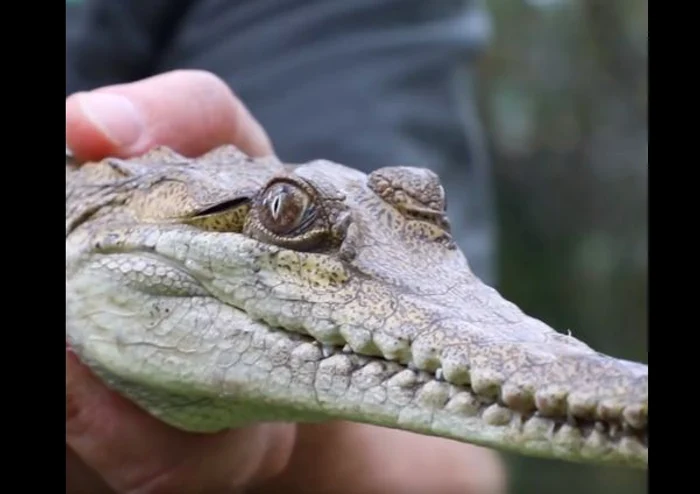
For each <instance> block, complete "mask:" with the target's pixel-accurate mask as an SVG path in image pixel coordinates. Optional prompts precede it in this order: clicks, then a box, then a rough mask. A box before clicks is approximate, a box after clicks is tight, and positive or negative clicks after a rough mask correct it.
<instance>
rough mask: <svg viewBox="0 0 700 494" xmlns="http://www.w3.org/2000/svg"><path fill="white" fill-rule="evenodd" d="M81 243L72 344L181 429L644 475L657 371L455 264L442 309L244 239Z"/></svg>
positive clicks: (137, 233) (144, 233)
mask: <svg viewBox="0 0 700 494" xmlns="http://www.w3.org/2000/svg"><path fill="white" fill-rule="evenodd" d="M115 233H116V234H115ZM86 240H87V239H86V238H85V237H83V236H81V235H80V232H78V234H76V235H74V236H73V237H72V238H71V239H68V240H67V278H66V279H67V294H66V296H67V298H66V309H67V313H66V316H67V329H68V334H67V336H68V340H69V343H70V344H71V346H72V347H73V348H74V350H75V351H76V352H77V353H78V355H79V356H80V357H81V358H82V359H83V360H84V361H85V362H86V363H88V364H89V365H92V366H93V368H94V369H95V370H96V372H98V374H100V375H102V376H103V377H104V378H105V380H106V381H107V382H108V383H109V384H111V385H112V386H114V387H115V388H116V389H117V390H119V391H120V392H122V393H124V394H125V395H127V396H130V397H131V398H132V399H134V400H135V401H136V402H137V403H139V404H140V405H141V406H143V407H144V408H145V409H147V410H148V411H150V412H151V413H153V414H154V415H156V416H158V417H160V418H161V419H163V420H165V421H166V422H169V423H171V424H173V425H175V426H178V427H180V428H183V429H187V430H193V431H214V430H220V429H224V428H228V427H233V426H240V425H244V424H247V423H251V422H256V421H260V420H296V421H315V420H327V419H332V418H337V419H348V420H356V421H361V422H367V423H373V424H378V425H384V426H389V427H396V428H401V429H405V430H411V431H416V432H420V433H427V434H432V435H439V436H445V437H450V438H453V439H458V440H463V441H467V442H472V443H475V444H482V445H486V446H491V447H495V448H500V449H509V450H514V451H519V452H521V453H525V454H530V455H537V456H547V457H554V458H562V459H568V460H573V461H593V462H607V463H619V464H626V465H631V466H637V467H646V464H647V457H648V448H647V445H646V434H647V432H646V431H647V429H646V410H647V395H648V391H647V382H648V377H647V376H648V371H647V366H644V365H641V364H635V363H630V362H626V361H622V360H618V359H614V358H611V357H607V356H603V355H600V354H598V353H596V352H594V351H593V350H591V349H590V348H588V347H587V346H586V345H584V344H583V343H581V342H579V341H577V340H575V339H574V338H571V337H569V336H565V335H561V334H559V333H557V332H555V331H554V330H552V329H551V328H549V327H548V326H546V325H545V324H544V323H542V322H540V321H537V320H535V319H533V318H530V317H528V316H526V315H525V314H523V313H522V312H520V311H519V310H518V309H517V307H515V306H514V305H513V304H510V303H509V302H507V301H505V300H504V299H502V298H501V297H500V295H498V293H497V292H496V291H495V290H493V289H491V288H489V287H486V286H485V285H483V284H482V283H480V282H479V281H478V280H477V279H476V278H475V277H474V276H473V275H471V273H470V272H469V270H468V267H467V265H466V261H464V260H463V257H462V256H461V254H456V255H455V258H454V260H453V262H454V268H455V269H454V270H453V271H452V272H451V273H450V277H449V278H448V279H449V280H450V283H448V284H447V285H445V289H444V290H442V291H440V292H435V291H433V292H432V293H430V292H426V291H424V290H423V291H422V290H421V289H420V284H417V283H409V282H405V281H404V283H403V284H397V283H396V282H395V280H391V279H388V278H386V277H382V276H380V275H381V273H377V272H375V273H373V274H374V276H373V277H368V276H358V273H360V274H361V273H363V272H365V274H366V269H367V266H369V265H370V263H366V264H363V260H365V259H367V257H364V258H363V257H359V258H357V259H355V260H354V261H353V262H351V263H343V262H342V261H339V260H337V259H335V258H330V257H323V256H319V255H314V254H304V253H299V252H292V251H288V250H284V249H280V248H277V247H271V246H269V245H265V244H261V243H259V242H256V241H254V240H252V239H249V238H246V237H243V236H242V235H238V234H221V233H201V232H196V231H194V230H182V229H177V228H173V229H171V230H167V229H165V230H164V229H163V228H162V227H158V228H156V227H148V226H144V227H138V228H130V229H128V230H125V231H123V232H111V236H110V237H107V236H102V237H101V239H100V245H101V250H93V251H90V252H86V251H85V249H84V246H85V245H86ZM92 241H93V244H94V243H95V242H94V241H95V239H92ZM109 242H112V244H111V245H110V243H109ZM363 252H368V253H369V254H365V255H366V256H367V255H369V256H370V257H371V252H372V251H371V250H369V249H365V250H364V251H363ZM438 264H440V263H438ZM372 265H373V266H376V263H375V264H372ZM441 265H444V263H442V264H441ZM372 269H375V270H376V269H377V268H376V267H373V268H372ZM439 275H440V276H443V277H444V273H443V274H439ZM416 276H417V277H418V276H419V275H416ZM404 280H405V278H404ZM105 304H106V305H105Z"/></svg>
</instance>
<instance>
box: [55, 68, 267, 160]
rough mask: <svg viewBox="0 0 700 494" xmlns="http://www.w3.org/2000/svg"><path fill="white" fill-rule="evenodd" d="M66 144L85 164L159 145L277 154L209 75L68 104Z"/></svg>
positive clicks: (129, 87) (178, 75)
mask: <svg viewBox="0 0 700 494" xmlns="http://www.w3.org/2000/svg"><path fill="white" fill-rule="evenodd" d="M66 144H67V146H68V147H70V148H71V149H72V151H73V152H74V153H75V156H76V157H77V158H79V159H80V160H81V161H84V160H94V159H101V158H103V157H105V156H122V157H127V156H133V155H136V154H140V153H143V152H145V151H148V150H149V149H150V148H152V147H153V146H156V145H165V146H169V147H171V148H173V149H175V150H176V151H178V152H180V153H182V154H185V155H188V156H195V155H199V154H202V153H204V152H206V151H208V150H210V149H211V148H213V147H216V146H218V145H222V144H234V145H236V146H237V147H239V148H240V149H241V150H242V151H243V152H245V153H247V154H249V155H251V156H262V155H268V154H271V153H272V146H271V144H270V141H269V139H268V137H267V134H265V131H264V130H263V129H262V127H261V126H260V124H259V123H258V122H257V121H256V120H255V119H254V118H253V117H252V115H251V114H250V112H249V111H248V109H247V108H246V107H245V105H243V103H242V102H241V101H240V100H239V99H238V98H236V97H235V96H234V94H233V93H232V92H231V90H230V89H229V87H228V86H227V85H226V84H225V83H224V82H223V81H222V80H221V79H219V78H218V77H216V76H214V75H213V74H211V73H209V72H204V71H195V70H178V71H173V72H167V73H165V74H162V75H158V76H154V77H150V78H148V79H143V80H141V81H138V82H134V83H130V84H120V85H116V86H108V87H105V88H100V89H97V90H95V91H90V92H83V93H76V94H73V95H71V96H69V97H68V98H66Z"/></svg>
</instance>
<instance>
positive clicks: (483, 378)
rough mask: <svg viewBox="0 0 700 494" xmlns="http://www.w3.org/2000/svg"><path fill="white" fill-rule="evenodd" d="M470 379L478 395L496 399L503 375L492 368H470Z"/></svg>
mask: <svg viewBox="0 0 700 494" xmlns="http://www.w3.org/2000/svg"><path fill="white" fill-rule="evenodd" d="M471 381H472V389H473V390H474V391H475V392H476V393H477V394H478V395H480V396H484V397H487V398H492V399H496V398H498V396H499V393H500V389H501V386H502V385H503V375H502V374H501V373H500V372H497V371H495V370H493V369H472V373H471Z"/></svg>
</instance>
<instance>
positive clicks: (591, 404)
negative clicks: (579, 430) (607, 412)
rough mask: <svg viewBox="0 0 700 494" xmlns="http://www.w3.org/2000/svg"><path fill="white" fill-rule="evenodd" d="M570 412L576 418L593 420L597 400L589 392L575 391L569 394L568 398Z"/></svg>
mask: <svg viewBox="0 0 700 494" xmlns="http://www.w3.org/2000/svg"><path fill="white" fill-rule="evenodd" d="M567 403H568V405H569V407H568V410H569V413H570V414H571V415H573V416H574V417H578V418H582V419H593V417H594V416H595V409H596V405H597V403H596V398H595V396H594V395H593V394H592V393H589V392H585V391H583V392H578V391H574V392H572V393H569V396H568V398H567Z"/></svg>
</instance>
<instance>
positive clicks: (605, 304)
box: [479, 0, 648, 494]
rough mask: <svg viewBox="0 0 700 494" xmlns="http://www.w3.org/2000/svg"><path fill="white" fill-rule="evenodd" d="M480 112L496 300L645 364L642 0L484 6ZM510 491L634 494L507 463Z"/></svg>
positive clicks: (637, 480) (606, 474)
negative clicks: (486, 33)
mask: <svg viewBox="0 0 700 494" xmlns="http://www.w3.org/2000/svg"><path fill="white" fill-rule="evenodd" d="M487 5H488V7H489V9H490V11H491V13H492V15H493V17H494V39H493V43H492V46H491V48H490V50H489V52H488V53H487V56H486V57H485V58H484V59H483V60H482V62H481V65H480V83H479V90H480V96H479V98H480V107H481V112H482V115H483V117H484V119H485V123H486V130H487V135H488V136H489V139H490V152H491V158H492V160H493V164H494V168H495V173H496V180H495V184H496V189H497V195H498V216H499V222H500V225H499V226H500V228H499V231H500V239H499V247H500V259H499V263H500V270H501V273H500V283H499V289H500V291H501V292H502V293H503V294H504V296H506V297H507V298H509V299H510V300H512V301H514V302H516V303H517V304H518V305H520V306H521V307H522V308H523V310H525V311H526V312H528V313H530V314H532V315H534V316H536V317H539V318H541V319H543V320H544V321H546V322H548V323H549V324H551V325H553V326H554V327H556V328H558V329H559V330H561V331H566V330H571V331H572V333H573V335H574V336H576V337H578V338H580V339H582V340H584V341H585V342H587V343H588V344H590V345H591V346H593V347H594V348H596V349H597V350H599V351H602V352H605V353H608V354H611V355H614V356H617V357H621V358H626V359H630V360H637V361H641V362H645V363H647V359H648V349H647V245H648V242H647V235H648V229H647V180H648V176H647V169H648V157H647V150H648V147H647V47H648V43H647V39H648V37H647V36H648V3H647V2H646V1H644V0H616V1H614V2H611V1H609V0H578V1H577V0H531V1H525V0H519V1H513V0H491V1H489V2H487ZM506 458H507V461H508V465H509V472H510V477H511V484H510V492H511V493H512V494H530V493H538V494H540V493H559V492H565V493H566V494H588V493H591V494H592V493H596V494H604V493H611V494H612V493H615V494H638V493H644V492H646V490H647V476H646V473H645V472H643V471H636V470H627V469H622V468H620V469H618V468H609V467H607V468H606V467H602V468H601V467H596V466H588V465H577V464H566V463H563V462H558V461H545V460H537V459H530V458H520V457H512V456H510V455H508V456H506Z"/></svg>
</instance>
